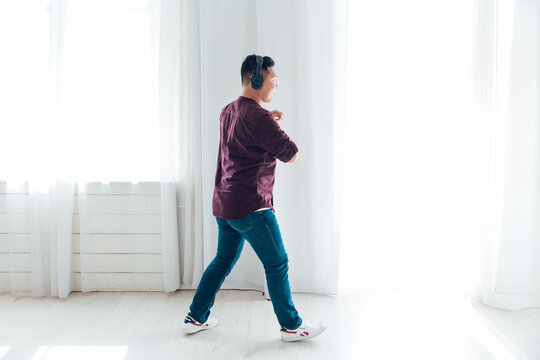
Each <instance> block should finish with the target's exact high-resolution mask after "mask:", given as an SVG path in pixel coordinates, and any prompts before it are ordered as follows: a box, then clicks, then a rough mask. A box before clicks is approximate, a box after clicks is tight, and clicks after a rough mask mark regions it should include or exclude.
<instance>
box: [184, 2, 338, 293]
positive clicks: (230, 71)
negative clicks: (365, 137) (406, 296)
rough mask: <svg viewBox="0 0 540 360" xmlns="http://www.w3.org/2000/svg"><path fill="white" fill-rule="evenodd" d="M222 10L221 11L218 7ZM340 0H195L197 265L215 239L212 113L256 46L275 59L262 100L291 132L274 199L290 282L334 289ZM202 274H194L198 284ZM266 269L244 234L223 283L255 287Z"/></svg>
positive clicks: (233, 89) (231, 94)
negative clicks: (292, 158) (273, 81)
mask: <svg viewBox="0 0 540 360" xmlns="http://www.w3.org/2000/svg"><path fill="white" fill-rule="evenodd" d="M224 13H226V14H228V15H227V16H223V14H224ZM345 26H346V1H344V0H340V1H332V2H330V1H312V0H309V1H308V0H298V1H286V0H279V1H272V2H268V1H260V0H257V1H252V0H242V1H229V2H216V1H210V0H203V1H201V29H202V31H201V55H202V58H201V59H202V62H201V74H202V79H201V85H202V89H201V90H202V126H203V128H202V131H203V139H204V144H203V145H204V148H203V154H202V155H203V157H202V162H203V163H204V164H211V165H212V166H209V167H208V168H206V167H205V169H204V172H203V179H202V180H203V214H204V220H203V221H204V229H205V232H204V246H205V248H204V254H203V259H204V266H208V265H209V263H210V261H211V260H212V258H213V257H214V256H215V251H216V249H217V224H216V222H215V219H214V217H213V215H212V208H211V205H212V194H213V188H214V176H215V164H216V159H217V153H218V146H219V114H220V110H221V109H222V108H223V107H224V106H225V105H226V104H227V103H229V102H231V101H233V100H235V99H236V98H238V96H240V94H241V92H242V87H241V82H240V65H241V63H242V61H243V59H244V58H245V56H247V55H250V54H260V55H265V56H270V57H272V59H274V61H275V66H274V71H275V72H276V74H277V76H278V89H277V91H276V93H275V95H274V99H273V101H272V102H271V103H262V106H263V107H265V108H266V109H268V110H274V109H277V110H280V111H282V112H283V113H284V118H283V120H282V121H280V126H281V127H282V128H283V129H284V130H285V131H286V132H287V133H288V134H289V136H290V137H291V138H292V139H293V140H294V141H295V142H296V144H297V145H298V148H299V154H298V159H297V160H296V162H295V163H294V164H283V163H280V162H279V161H278V164H277V168H276V183H275V185H274V205H275V209H276V217H277V219H278V222H279V224H280V229H281V232H282V235H283V240H284V244H285V248H286V249H287V253H288V255H289V260H290V262H289V272H290V275H289V281H290V283H291V291H292V292H309V293H320V294H334V295H335V294H337V293H338V260H339V246H340V242H339V238H340V234H339V226H338V225H339V224H338V220H339V217H340V210H341V207H340V196H339V195H340V194H339V189H340V187H339V185H340V181H341V176H340V169H341V162H340V158H341V153H340V147H341V144H342V141H341V137H342V130H341V128H342V125H343V112H344V96H343V94H344V93H343V91H344V86H343V84H344V78H345V59H346V58H345V50H346V48H345V44H346V43H345V40H346V33H345V29H346V27H345ZM199 280H200V275H199V274H197V276H195V277H194V281H195V283H194V285H198V281H199ZM264 285H265V276H264V269H263V266H262V264H261V263H260V262H259V261H258V259H257V257H256V255H255V253H254V251H253V249H252V248H251V246H249V244H248V243H247V242H246V245H245V246H244V250H243V254H242V257H241V258H240V259H239V261H238V262H237V264H236V265H235V268H234V270H233V271H232V272H231V274H229V276H228V277H227V279H226V280H225V281H224V283H223V285H222V288H223V289H231V288H234V289H257V290H261V291H262V290H263V289H264Z"/></svg>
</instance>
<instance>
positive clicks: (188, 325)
mask: <svg viewBox="0 0 540 360" xmlns="http://www.w3.org/2000/svg"><path fill="white" fill-rule="evenodd" d="M218 323H219V321H218V319H216V318H213V317H208V320H207V321H206V322H205V323H204V324H201V323H200V322H198V321H197V320H195V319H194V318H192V317H191V316H189V315H187V316H186V318H185V320H184V325H183V327H182V329H183V330H184V332H185V333H187V334H193V333H196V332H197V331H201V330H207V329H211V328H213V327H214V326H216V325H217V324H218Z"/></svg>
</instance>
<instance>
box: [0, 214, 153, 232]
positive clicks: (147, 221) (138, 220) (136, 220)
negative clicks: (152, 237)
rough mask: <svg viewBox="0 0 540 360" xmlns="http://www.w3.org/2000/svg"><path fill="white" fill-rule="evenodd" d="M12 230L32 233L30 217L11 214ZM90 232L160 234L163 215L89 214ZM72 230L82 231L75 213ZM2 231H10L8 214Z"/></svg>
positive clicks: (0, 221)
mask: <svg viewBox="0 0 540 360" xmlns="http://www.w3.org/2000/svg"><path fill="white" fill-rule="evenodd" d="M10 218H11V232H12V233H19V234H21V233H22V234H27V233H30V218H29V216H28V215H27V214H11V216H10ZM88 222H89V223H88V226H89V230H88V231H89V232H90V233H93V234H118V233H120V234H160V233H161V215H138V214H127V215H123V214H118V215H113V214H108V215H98V214H90V215H88ZM72 226H73V228H72V232H73V233H74V234H79V233H80V226H79V215H73V220H72ZM0 233H3V234H7V233H8V215H7V214H0Z"/></svg>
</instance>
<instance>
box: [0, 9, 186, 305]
mask: <svg viewBox="0 0 540 360" xmlns="http://www.w3.org/2000/svg"><path fill="white" fill-rule="evenodd" d="M164 6H165V7H166V6H167V4H164ZM160 9H161V2H160V1H156V0H137V1H92V2H85V1H70V0H50V1H39V0H27V1H20V2H19V1H17V2H12V1H0V17H1V21H0V27H1V31H0V42H1V47H2V50H3V56H2V57H1V59H0V73H1V75H2V76H0V77H1V78H2V81H0V92H1V96H0V101H1V102H2V104H1V105H2V106H1V107H0V108H1V110H0V118H1V119H2V122H1V125H0V126H1V128H2V129H1V131H0V133H2V134H3V139H2V140H3V141H2V145H0V146H1V149H0V150H1V154H2V156H0V159H1V160H0V161H2V164H1V165H2V166H0V168H2V172H1V173H0V181H4V184H3V186H4V188H3V189H2V190H4V191H3V192H4V194H3V195H4V196H3V197H2V199H3V200H4V203H3V205H4V206H3V209H2V210H3V211H2V212H3V214H1V215H2V220H3V221H2V223H0V226H1V227H2V229H0V233H3V234H1V236H2V237H1V238H0V240H1V243H0V244H1V246H2V249H1V250H0V251H1V252H3V254H2V255H1V256H2V257H1V258H2V269H0V271H2V282H3V283H2V285H5V286H3V287H4V288H10V289H11V292H12V293H13V294H18V295H32V296H59V297H66V296H68V295H69V293H70V292H71V291H72V289H73V288H74V287H79V286H80V289H81V290H82V291H90V290H94V289H103V288H104V286H105V284H103V281H102V280H99V279H98V280H96V278H95V277H94V278H92V274H94V275H95V274H98V273H100V272H102V271H103V269H101V268H102V267H105V268H108V269H109V270H105V271H108V272H110V273H111V274H120V273H125V272H128V271H135V272H137V271H141V270H140V269H142V268H144V266H143V265H144V264H142V263H143V261H141V260H137V259H139V258H137V256H139V254H136V253H133V254H128V255H125V254H123V253H124V252H125V250H123V249H122V244H124V242H123V241H126V243H129V247H130V248H132V249H133V248H134V247H135V248H136V247H137V243H136V242H135V241H134V240H135V238H134V237H125V238H122V236H123V234H130V235H135V234H137V233H143V234H146V233H148V234H149V235H153V234H155V235H156V239H157V240H158V241H159V243H156V244H155V245H152V247H151V248H152V249H153V250H145V251H146V252H148V254H146V255H148V257H151V255H155V259H156V261H155V262H153V263H154V265H155V266H153V267H152V268H151V270H148V271H149V274H156V273H158V272H159V274H160V275H159V276H160V279H161V280H160V281H161V282H162V284H158V285H156V286H158V287H159V288H162V289H163V290H165V291H174V290H176V289H178V288H179V287H180V281H179V255H178V226H177V224H178V218H177V211H176V200H177V190H178V188H179V186H178V182H177V181H176V177H177V176H178V175H177V171H176V167H175V166H176V162H177V159H176V158H175V156H176V152H175V151H174V149H175V140H174V139H173V136H174V134H175V133H174V129H175V128H176V127H177V123H176V116H177V114H175V113H174V112H173V111H174V109H173V110H170V107H171V104H172V100H171V99H172V97H173V96H175V94H174V93H173V92H172V89H171V86H177V84H176V83H174V80H173V82H171V79H170V78H169V72H170V71H171V68H172V70H174V69H175V68H176V66H177V64H176V63H175V64H173V65H169V64H168V63H167V60H163V59H166V58H168V57H169V56H170V54H171V53H172V54H175V53H177V52H178V44H174V45H172V46H171V44H170V40H169V39H168V38H167V36H169V35H168V34H169V32H168V29H165V31H161V32H160V24H162V23H161V22H160ZM96 24H99V26H96ZM168 26H171V25H168ZM160 34H165V36H164V37H163V38H160ZM171 84H172V85H171ZM147 182H148V183H149V182H156V184H158V188H157V189H156V191H155V193H156V194H157V198H158V204H157V208H156V209H154V208H152V212H151V213H149V214H146V213H145V212H144V211H145V210H144V209H148V208H149V206H146V207H145V205H146V203H144V202H143V206H140V205H141V202H140V201H133V197H132V196H131V195H134V194H140V192H141V191H146V190H144V189H147V188H148V187H146V185H145V183H147ZM139 183H140V184H139ZM96 188H97V189H98V191H97V193H96V192H95V191H96ZM112 188H114V189H118V191H119V192H118V193H117V194H118V195H114V196H116V198H117V200H118V206H104V204H103V203H101V202H100V201H101V199H100V198H99V196H94V197H92V198H90V197H89V189H91V191H94V194H93V195H96V194H98V195H103V194H106V193H108V192H110V191H111V189H112ZM141 189H143V190H141ZM142 195H144V194H142ZM141 200H142V199H141ZM115 205H117V204H116V203H115ZM150 207H151V206H150ZM141 211H142V213H141ZM137 216H139V217H137ZM106 217H107V219H109V220H108V221H104V219H105V218H106ZM139 218H140V219H142V220H144V223H145V224H150V225H147V226H140V224H137V222H136V221H132V220H133V219H135V220H137V219H139ZM111 219H114V220H113V221H111ZM156 219H157V220H156ZM154 220H156V221H154ZM141 228H143V229H142V230H141ZM100 236H101V237H103V236H105V237H107V239H108V240H111V242H112V241H113V240H114V242H117V243H118V244H117V246H116V248H115V250H108V251H111V252H112V253H113V254H111V255H112V256H111V257H110V259H109V260H112V261H109V264H108V266H103V264H102V263H100V262H101V261H103V259H104V258H103V257H101V258H100V259H98V260H96V255H103V254H101V253H103V252H107V250H105V251H104V250H103V249H102V250H98V251H92V250H90V248H92V247H93V248H95V246H91V245H95V243H96V242H97V241H98V240H99V239H98V237H100ZM101 240H102V241H103V240H104V238H101ZM132 240H133V241H132ZM107 245H108V249H112V248H113V247H114V246H112V245H113V244H107ZM156 249H157V250H156ZM115 259H118V260H122V264H121V265H120V266H118V267H115V266H114V265H111V264H110V263H112V262H114V260H115ZM133 261H135V262H138V263H139V264H138V265H135V266H134V267H132V268H135V270H128V268H130V263H132V262H133ZM142 271H144V270H142ZM78 273H80V274H78ZM79 275H80V277H79ZM102 279H103V278H102ZM109 280H110V279H109ZM118 280H122V278H120V279H116V280H115V279H113V281H112V282H113V283H116V286H114V287H117V288H118V289H126V286H125V284H122V282H121V281H118ZM79 282H80V283H79ZM110 282H111V281H109V284H110Z"/></svg>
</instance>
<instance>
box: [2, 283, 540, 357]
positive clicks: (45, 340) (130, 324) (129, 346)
mask: <svg viewBox="0 0 540 360" xmlns="http://www.w3.org/2000/svg"><path fill="white" fill-rule="evenodd" d="M194 293H195V290H180V291H177V292H175V293H171V294H166V293H157V292H92V293H80V292H74V293H71V295H70V296H69V297H68V298H67V299H58V298H30V297H16V296H13V295H10V294H0V359H1V360H6V359H17V360H19V359H32V360H37V359H77V360H80V359H99V360H120V359H125V360H132V359H160V360H161V359H218V360H221V359H234V360H236V359H280V360H286V359H295V360H300V359H333V360H338V359H355V360H356V359H370V360H372V359H415V360H418V359H430V360H433V359H437V360H441V359H452V360H456V359H480V360H484V359H504V360H506V359H508V360H513V359H520V360H521V359H531V360H533V359H540V349H539V346H540V309H534V310H533V311H527V312H518V313H511V312H505V311H502V310H495V309H490V308H486V307H482V306H470V305H467V304H465V303H462V302H461V301H459V300H452V299H449V298H448V297H444V296H441V295H436V294H432V293H427V292H398V291H395V292H377V293H356V294H351V295H343V296H338V297H333V296H322V295H313V294H300V293H294V294H293V301H294V303H295V305H296V307H297V309H298V311H299V313H300V316H301V317H302V318H304V319H305V320H307V321H324V322H326V324H327V330H326V332H324V333H323V334H322V335H320V336H319V337H317V338H315V339H312V340H309V341H300V342H294V343H284V342H281V340H280V335H279V324H278V322H277V319H276V317H275V315H274V312H273V308H272V304H271V302H270V301H268V300H266V299H265V298H264V296H262V293H260V292H258V291H251V290H224V289H223V290H220V291H219V292H218V295H217V297H216V301H215V304H214V307H213V308H212V312H211V316H214V317H217V318H218V319H219V321H220V324H219V325H218V326H217V327H215V328H213V329H210V330H205V331H201V332H199V333H196V334H193V335H186V334H184V333H183V332H182V331H181V325H182V323H183V319H184V317H185V315H186V313H187V311H188V308H189V305H190V303H191V300H192V298H193V295H194ZM536 310H538V311H536ZM510 333H511V334H513V335H509V334H510ZM506 341H509V342H508V343H507V342H506Z"/></svg>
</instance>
